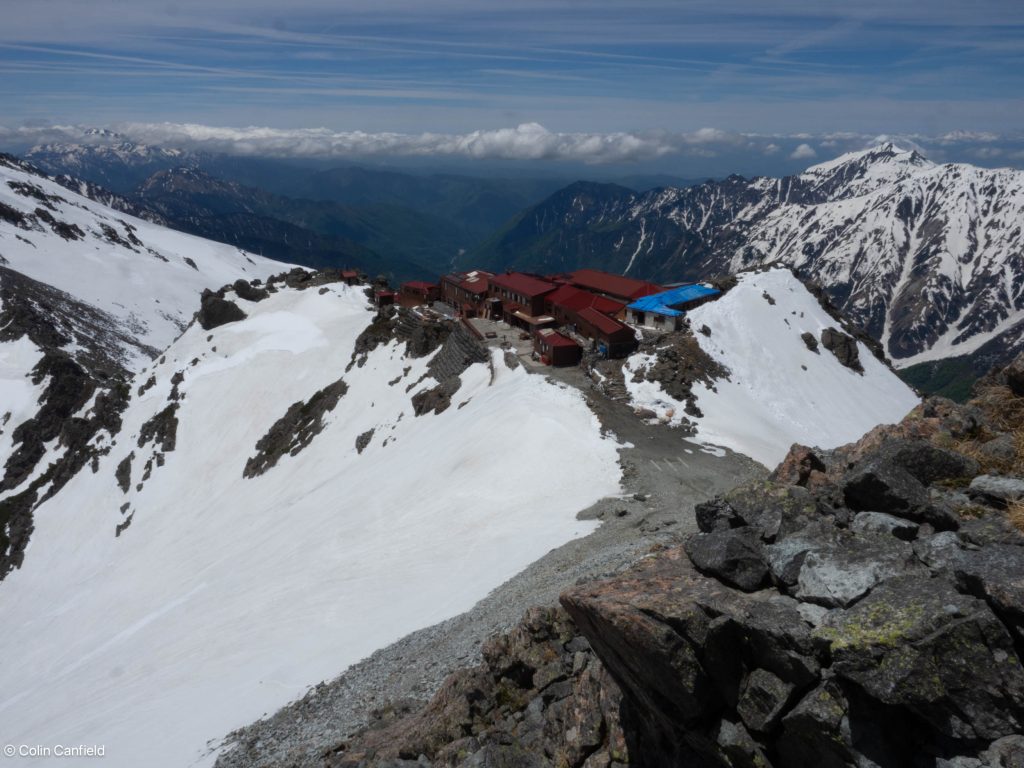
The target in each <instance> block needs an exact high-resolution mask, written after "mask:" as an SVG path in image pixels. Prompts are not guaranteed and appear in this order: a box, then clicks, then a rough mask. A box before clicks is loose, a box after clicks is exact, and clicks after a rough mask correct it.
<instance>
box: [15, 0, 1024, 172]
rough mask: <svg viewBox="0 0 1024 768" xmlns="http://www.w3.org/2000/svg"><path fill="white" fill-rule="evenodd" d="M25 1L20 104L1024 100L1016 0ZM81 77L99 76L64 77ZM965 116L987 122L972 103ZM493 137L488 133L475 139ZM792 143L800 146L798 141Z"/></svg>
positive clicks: (262, 109) (633, 143) (819, 119)
mask: <svg viewBox="0 0 1024 768" xmlns="http://www.w3.org/2000/svg"><path fill="white" fill-rule="evenodd" d="M10 5H11V6H12V7H11V8H5V12H4V23H3V25H0V93H2V95H3V98H4V106H5V119H7V120H12V121H22V120H39V119H48V120H51V121H55V122H61V123H79V122H96V123H100V122H102V123H108V122H158V121H165V120H166V121H168V122H172V123H195V124H205V125H209V124H227V125H238V124H250V123H251V124H254V125H272V126H277V127H284V126H293V127H294V126H296V125H298V126H302V125H329V126H332V127H334V128H336V129H338V130H339V131H340V130H341V129H346V130H347V131H348V132H350V133H356V132H357V131H358V130H362V131H367V132H374V133H378V132H387V131H393V132H397V133H400V134H402V135H403V136H406V135H408V136H412V135H415V134H417V133H419V132H422V131H432V132H435V133H437V134H444V135H449V136H455V135H458V136H465V135H468V134H469V133H470V132H472V129H473V128H476V127H480V126H489V127H493V126H505V125H530V124H533V123H539V124H543V125H545V126H547V127H548V128H551V129H552V132H553V133H556V135H555V136H554V137H552V136H537V137H534V136H531V137H529V138H528V140H527V141H525V142H522V141H519V139H518V138H517V135H516V131H517V130H518V129H498V128H495V129H494V130H495V131H508V130H512V131H513V133H512V135H511V136H509V137H507V138H502V139H501V140H500V141H498V142H497V143H498V144H500V145H501V146H511V147H516V146H521V145H522V144H523V143H525V144H526V145H527V146H529V147H531V148H534V147H537V146H540V147H546V148H547V149H545V150H543V151H546V152H553V153H556V154H558V153H561V154H572V153H573V152H580V153H584V154H587V155H588V156H589V155H590V154H593V153H597V154H601V153H604V154H606V155H609V156H615V155H616V153H622V155H623V156H634V155H644V156H651V155H652V154H653V156H658V152H659V151H662V150H660V149H659V147H660V145H661V143H662V141H663V138H662V137H658V136H655V134H656V133H657V131H659V130H661V131H675V130H682V131H693V130H694V129H696V128H698V127H699V126H701V125H717V126H723V127H724V128H726V129H728V130H729V131H731V132H733V133H743V132H749V131H751V130H754V129H755V127H756V128H757V129H758V130H760V131H764V132H769V131H776V132H780V133H784V134H794V133H796V132H799V131H802V130H804V131H814V132H818V133H824V132H827V131H830V130H835V129H837V128H839V127H843V128H854V129H856V130H858V131H861V132H863V133H868V134H870V133H872V132H874V133H880V132H897V131H899V132H903V133H913V132H928V133H930V134H938V133H941V132H947V133H948V132H950V131H954V130H956V129H958V128H969V129H971V130H973V131H975V132H979V133H983V132H986V131H988V132H992V131H996V132H1005V131H1007V130H1013V129H1015V128H1016V127H1017V126H1019V125H1020V122H1021V117H1022V115H1021V107H1020V103H1019V100H1018V99H1016V98H1014V94H1017V93H1019V92H1020V90H1021V88H1022V87H1024V74H1022V73H1024V66H1022V65H1024V58H1022V57H1024V46H1022V44H1021V43H1020V40H1021V31H1022V25H1021V23H1020V19H1019V18H1018V16H1019V14H1017V13H1015V8H1014V4H1013V3H1008V2H1005V0H977V2H973V3H970V4H965V3H963V2H962V1H961V2H955V1H954V0H908V1H907V2H902V3H896V4H893V3H891V2H886V0H863V1H862V2H858V3H855V4H827V3H826V4H823V3H820V2H812V0H786V2H784V3H771V4H765V3H763V2H757V1H756V0H715V1H714V2H712V1H711V0H693V2H686V3H680V2H678V0H637V2H635V3H618V2H613V1H612V0H572V2H550V0H508V1H507V2H505V3H501V4H498V3H479V2H476V1H475V0H435V2H432V3H430V4H429V7H428V6H425V5H424V4H423V3H422V2H419V1H418V0H373V2H371V1H370V0H350V1H349V2H345V3H337V2H336V1H333V2H332V1H331V0H295V2H292V3H289V4H287V6H282V5H281V3H280V2H277V1H276V0H249V1H248V2H245V3H241V2H238V0H175V1H174V2H167V0H133V1H132V2H125V1H124V0H90V2H88V3H83V2H81V0H40V1H39V2H32V3H27V2H26V3H13V4H10ZM71 91H73V92H77V93H78V94H80V95H81V98H70V99H65V98H63V96H64V94H66V93H68V92H71ZM965 116H966V117H967V118H969V124H963V123H958V122H956V121H957V120H960V119H963V118H964V117H965ZM613 134H614V135H616V136H617V138H615V139H614V140H610V141H606V140H604V139H603V138H596V137H603V136H605V135H609V136H610V135H613ZM503 136H504V134H503ZM341 143H342V144H344V143H345V142H344V141H343V140H342V141H341ZM399 143H400V144H402V146H407V145H408V144H409V143H410V142H409V141H408V140H405V139H403V140H401V141H400V142H399ZM412 143H415V142H412ZM429 143H430V142H428V144H429ZM455 143H456V144H459V142H455ZM493 143H494V141H493V140H492V137H491V136H490V135H480V136H477V137H476V138H475V139H474V140H472V141H469V142H468V146H471V147H479V146H490V145H491V144H493ZM678 143H679V147H680V151H682V149H683V148H685V147H686V146H690V145H689V144H688V143H687V141H686V140H685V139H683V140H680V141H679V142H678ZM955 143H956V141H954V142H953V144H955ZM591 146H596V147H597V148H596V149H595V150H593V151H591V150H590V149H589V147H591ZM576 147H578V149H574V148H576ZM780 147H781V149H780V152H779V154H778V156H779V157H780V158H784V157H786V156H788V155H789V154H790V152H791V151H792V149H793V147H791V146H781V145H780ZM408 151H412V150H411V149H410V150H408ZM453 151H460V152H461V151H466V150H463V149H460V150H453ZM487 151H491V150H487ZM531 151H532V149H531ZM693 151H697V150H693ZM705 151H706V147H705ZM769 154H770V153H769Z"/></svg>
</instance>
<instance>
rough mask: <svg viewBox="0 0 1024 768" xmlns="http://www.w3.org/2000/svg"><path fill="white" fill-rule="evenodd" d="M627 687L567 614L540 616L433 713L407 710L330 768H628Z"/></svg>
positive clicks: (499, 642)
mask: <svg viewBox="0 0 1024 768" xmlns="http://www.w3.org/2000/svg"><path fill="white" fill-rule="evenodd" d="M620 700H621V695H620V692H619V688H618V686H617V685H616V684H615V682H614V681H613V680H612V679H611V678H610V677H609V675H608V672H607V670H606V669H605V668H604V667H603V666H602V664H601V662H600V661H598V659H597V658H596V656H595V655H594V654H593V651H592V650H591V648H590V646H589V644H588V643H587V641H586V640H585V639H584V638H583V637H581V636H580V634H579V631H578V630H577V629H576V627H575V626H574V625H573V623H572V622H571V621H570V620H569V618H568V616H567V615H566V613H565V611H563V610H561V609H558V608H548V609H533V610H531V611H530V612H528V614H527V615H526V617H525V618H524V620H523V622H522V623H521V624H520V625H519V626H518V627H516V628H515V629H514V630H513V631H512V632H510V633H509V634H507V635H502V636H499V637H495V638H492V639H491V640H489V641H488V642H487V643H486V645H485V646H484V648H483V663H482V664H480V665H479V666H478V667H475V668H472V669H467V670H463V671H460V672H456V673H455V674H453V675H452V676H451V677H449V678H448V680H447V681H446V682H445V684H444V686H443V687H442V688H441V690H440V691H439V692H438V694H437V696H435V697H434V699H433V700H432V701H431V702H430V703H429V704H428V705H427V706H426V707H423V706H416V705H414V704H402V703H398V704H396V705H395V706H393V707H390V708H387V709H386V710H384V711H381V712H377V713H374V722H373V723H372V724H371V726H370V728H369V729H368V730H366V731H364V732H363V733H362V734H360V735H359V736H357V737H356V738H354V739H351V740H349V741H346V742H343V743H341V744H338V745H337V746H335V747H334V748H333V749H330V750H328V751H327V753H326V754H325V755H324V756H323V764H324V765H325V766H327V767H328V768H363V766H370V765H380V766H385V765H386V766H391V767H393V768H398V767H399V766H422V765H432V766H454V765H473V766H524V768H525V767H527V766H538V767H539V766H548V765H559V766H580V768H584V767H585V768H597V767H598V766H607V767H609V768H610V766H625V765H626V764H627V763H628V761H629V757H628V754H629V749H630V747H629V746H628V745H627V743H626V736H625V733H624V732H623V729H622V726H621V723H620V721H619V707H620V703H621V701H620Z"/></svg>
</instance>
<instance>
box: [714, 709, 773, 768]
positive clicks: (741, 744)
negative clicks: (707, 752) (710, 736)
mask: <svg viewBox="0 0 1024 768" xmlns="http://www.w3.org/2000/svg"><path fill="white" fill-rule="evenodd" d="M715 743H716V744H717V745H718V749H719V750H720V751H721V753H722V754H723V755H725V758H726V759H727V760H728V761H729V765H730V766H731V768H771V765H772V764H771V763H770V762H769V760H768V758H767V756H766V755H765V754H764V751H763V750H762V749H761V746H760V745H759V744H758V743H757V742H756V741H755V740H754V739H753V738H752V737H751V735H750V733H749V732H748V731H747V729H746V728H744V727H743V723H733V722H731V721H729V720H722V722H721V723H719V725H718V730H717V732H716V733H715Z"/></svg>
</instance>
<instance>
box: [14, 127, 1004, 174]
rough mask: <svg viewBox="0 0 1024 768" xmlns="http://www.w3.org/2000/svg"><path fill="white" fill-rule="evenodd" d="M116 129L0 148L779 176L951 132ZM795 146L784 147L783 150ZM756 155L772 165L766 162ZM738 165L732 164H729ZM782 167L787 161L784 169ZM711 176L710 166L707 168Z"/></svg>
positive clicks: (983, 144) (980, 154)
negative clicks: (166, 150) (677, 168)
mask: <svg viewBox="0 0 1024 768" xmlns="http://www.w3.org/2000/svg"><path fill="white" fill-rule="evenodd" d="M109 127H110V130H106V129H102V130H99V129H96V128H91V127H87V126H81V125H50V124H34V125H22V126H20V127H4V126H2V125H0V149H7V150H8V151H14V152H15V153H17V152H21V151H24V150H26V149H27V148H28V147H30V146H32V145H34V144H45V143H69V144H70V143H82V144H109V143H115V142H120V141H126V140H127V141H133V142H136V143H142V144H151V145H160V146H166V147H173V148H178V149H185V150H193V151H206V152H211V153H226V154H233V155H246V156H255V157H282V158H284V157H308V158H325V159H332V158H337V159H343V158H351V159H359V158H383V157H395V158H402V157H407V158H438V159H442V160H443V159H445V158H452V159H460V158H461V159H467V158H468V159H479V160H511V161H551V162H571V163H587V164H595V165H596V164H602V163H605V164H611V163H644V162H647V163H655V162H661V161H662V159H663V158H668V157H675V158H678V159H679V160H678V162H686V163H690V164H694V167H710V166H702V165H700V164H701V163H702V162H703V161H704V160H708V159H711V158H716V157H718V158H724V159H723V160H722V161H721V162H722V168H721V170H715V171H714V172H716V173H720V172H729V171H732V170H737V169H742V168H744V167H745V166H744V165H742V164H741V163H745V162H746V161H743V160H742V158H743V157H747V158H750V160H751V161H752V162H754V165H753V167H755V168H763V169H765V170H764V171H762V170H759V171H758V172H767V171H772V172H775V169H778V168H792V166H791V165H788V164H786V162H787V160H788V161H798V162H805V161H807V160H811V159H814V158H817V157H819V156H820V155H825V156H836V155H838V154H842V153H843V152H849V151H855V150H860V149H865V148H867V147H870V146H874V145H876V144H880V143H884V142H885V141H894V142H896V143H897V144H898V145H899V146H900V147H902V148H905V149H917V150H918V151H919V152H921V153H922V154H924V155H925V156H926V157H929V158H930V159H932V160H935V161H937V162H944V161H945V160H946V159H949V158H947V157H946V155H947V148H948V147H949V146H951V144H949V141H950V136H951V135H952V134H944V135H941V136H931V137H928V136H922V135H915V136H913V138H911V137H908V136H907V135H905V134H904V135H884V134H883V135H877V136H871V135H868V134H861V133H853V132H832V133H822V134H809V133H799V134H785V133H780V134H767V133H739V132H735V131H726V130H722V129H719V128H711V127H705V128H700V129H697V130H693V131H674V132H673V131H648V132H629V131H620V132H608V133H598V132H557V131H551V130H549V129H547V128H545V127H544V126H543V125H541V124H539V123H536V122H524V123H521V124H519V125H517V126H515V127H507V128H495V129H486V130H484V129H482V130H475V131H469V132H464V133H453V132H450V133H444V132H423V133H406V132H397V131H380V132H373V131H338V130H333V129H329V128H294V129H292V128H271V127H260V126H249V127H241V128H239V127H229V126H211V125H202V124H199V123H170V122H167V123H121V124H113V125H111V126H109ZM956 136H957V137H958V139H959V140H958V141H957V143H956V144H955V146H956V152H957V154H958V158H954V159H960V160H963V161H970V160H971V159H977V160H986V159H987V160H992V159H995V158H996V157H997V156H998V155H999V152H1000V150H1002V157H1004V158H1010V159H1012V160H1017V159H1018V158H1017V157H1016V156H1015V155H1014V154H1012V152H1013V150H1016V149H1019V148H1020V147H1021V146H1022V144H1024V136H1000V137H998V138H999V145H998V146H996V145H994V144H993V143H992V142H991V141H990V140H989V139H990V137H991V136H992V134H978V135H977V136H976V137H975V138H976V139H977V140H978V142H979V143H978V144H972V143H971V141H970V137H973V136H974V135H973V134H967V133H966V132H960V133H958V134H956ZM793 145H796V148H795V149H793V150H792V151H791V152H788V153H787V152H785V151H784V149H783V148H784V147H787V146H789V147H792V146H793ZM754 158H757V159H758V160H759V161H762V162H765V163H773V165H766V166H757V165H756V162H757V161H755V160H754ZM729 163H731V164H732V167H730V166H729V165H728V164H729ZM779 163H783V164H785V165H776V164H779ZM701 172H704V171H701Z"/></svg>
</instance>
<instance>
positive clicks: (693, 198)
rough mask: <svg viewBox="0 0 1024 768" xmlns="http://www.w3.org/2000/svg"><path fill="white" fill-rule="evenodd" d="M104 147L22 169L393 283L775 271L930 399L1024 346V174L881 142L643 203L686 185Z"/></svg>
mask: <svg viewBox="0 0 1024 768" xmlns="http://www.w3.org/2000/svg"><path fill="white" fill-rule="evenodd" d="M103 138H105V139H106V141H107V143H106V144H98V145H93V144H64V145H57V144H50V145H43V146H38V147H34V148H33V149H32V150H31V151H30V152H29V153H28V157H29V158H30V159H31V161H32V162H33V163H34V164H37V165H39V166H40V167H42V168H43V169H44V170H46V171H48V172H51V173H62V174H69V175H71V176H73V177H75V179H81V180H82V181H81V182H79V181H75V180H73V179H67V180H66V182H65V183H66V185H68V186H70V187H71V188H73V189H76V191H81V192H83V193H84V194H87V195H88V196H89V197H92V198H93V199H97V200H101V201H103V202H105V203H107V204H109V205H111V207H114V208H116V209H118V210H122V211H125V212H128V213H132V214H133V215H137V216H140V217H142V218H146V219H148V220H151V221H155V222H158V223H167V224H168V225H170V226H172V227H174V228H177V229H181V230H184V231H187V232H190V233H194V234H198V235H201V236H203V237H208V238H210V239H215V240H220V241H222V242H227V243H232V244H235V245H238V246H239V247H242V248H245V249H247V250H249V251H253V252H256V253H262V254H263V255H266V256H269V257H272V258H276V259H281V260H285V261H291V262H295V263H301V264H306V265H310V266H318V267H319V266H341V265H343V264H360V265H361V266H363V267H364V268H365V269H366V270H367V271H369V272H373V273H375V274H376V273H383V274H385V275H388V276H389V277H390V278H392V279H393V280H403V279H409V278H423V277H430V276H436V275H437V274H439V273H443V272H446V271H449V270H451V269H453V268H458V267H466V268H469V267H487V268H491V269H496V270H502V269H508V268H515V269H523V270H528V271H535V272H541V273H547V272H559V271H565V270H571V269H576V268H579V267H584V266H587V267H595V268H599V269H605V270H607V271H610V272H614V273H620V274H627V275H630V276H635V277H640V278H645V279H650V280H656V281H662V282H674V281H680V280H696V279H703V278H707V277H709V276H712V275H719V274H725V273H733V272H736V271H738V270H741V269H744V268H746V267H750V266H752V265H757V264H762V263H769V262H774V261H781V262H784V263H786V264H788V265H790V266H792V267H794V268H795V269H797V270H798V271H799V272H800V273H801V274H802V275H803V276H804V277H806V278H808V279H811V280H813V281H815V282H817V283H819V284H821V285H822V287H823V288H824V289H825V290H826V291H827V293H828V294H829V296H830V297H831V298H832V299H833V301H834V302H835V303H836V304H837V305H838V306H839V307H840V308H841V309H842V310H844V311H845V312H846V313H847V314H848V315H849V316H851V317H852V318H853V319H854V320H855V321H856V322H858V323H860V324H861V325H862V326H863V327H864V328H865V330H867V331H868V333H870V334H871V335H872V336H874V337H875V338H877V339H879V340H880V341H881V342H882V343H883V345H884V347H885V350H886V353H887V354H888V355H889V356H890V357H891V358H892V359H893V361H894V363H895V364H896V366H897V367H899V368H901V369H903V371H904V374H903V375H905V376H906V377H907V378H908V379H909V380H911V381H913V382H914V383H915V384H917V385H919V386H921V387H923V388H924V389H926V390H929V391H934V390H939V391H944V392H948V393H950V394H963V393H964V391H963V382H964V381H966V380H969V379H971V378H974V377H977V376H978V375H980V374H982V373H984V371H986V370H987V369H988V368H989V367H991V366H992V365H996V364H1000V363H1005V362H1006V361H1007V360H1008V359H1009V358H1011V357H1012V356H1013V355H1014V354H1015V353H1016V352H1017V351H1019V350H1020V349H1022V348H1024V313H1022V309H1024V297H1022V282H1024V264H1022V261H1024V253H1022V249H1024V246H1022V238H1021V228H1020V223H1019V222H1020V221H1021V220H1022V214H1024V173H1021V172H1019V171H1013V170H1006V169H996V170H988V169H981V168H976V167H973V166H969V165H962V164H949V165H936V164H934V163H932V162H930V161H929V160H927V159H926V158H925V157H923V156H922V155H920V154H919V153H917V152H915V151H911V150H905V149H901V148H899V147H897V146H895V145H894V144H892V143H885V144H881V145H879V146H875V147H872V148H870V149H867V150H864V151H861V152H854V153H850V154H847V155H843V156H842V157H839V158H837V159H835V160H832V161H829V162H826V163H822V164H820V165H816V166H813V167H811V168H809V169H807V171H805V172H804V173H801V174H798V175H795V176H789V177H786V178H781V179H778V178H767V177H758V178H753V179H747V178H744V177H742V176H730V177H728V178H726V179H722V180H708V181H705V182H703V183H699V184H693V185H690V186H686V183H687V182H686V181H685V180H678V181H679V184H680V185H672V186H658V187H655V188H652V189H647V191H637V190H642V189H644V188H646V187H647V186H648V185H649V184H651V183H659V182H667V181H673V180H672V179H670V178H668V177H665V178H654V177H651V178H636V179H632V180H630V182H631V183H630V185H629V186H624V185H620V184H608V183H597V182H585V181H580V182H575V183H572V184H568V185H563V184H562V183H561V182H559V181H558V180H555V179H479V178H472V177H468V176H458V175H445V174H421V175H417V174H408V173H399V172H393V171H387V170H378V169H370V168H362V167H357V166H345V167H338V168H324V167H319V166H317V167H314V166H311V165H310V164H302V163H298V162H296V161H285V160H274V159H265V158H264V159H260V158H238V157H229V156H220V155H206V154H201V153H190V152H184V151H182V150H174V149H166V148H161V147H151V146H145V145H139V144H133V143H131V142H129V141H127V140H125V139H124V138H123V137H118V136H116V135H110V136H105V137H103ZM83 184H96V185H100V187H102V188H106V189H109V190H110V192H106V191H104V189H102V188H94V189H87V188H86V187H85V186H83ZM75 185H78V186H75ZM951 387H952V388H951ZM958 387H959V390H958V391H957V388H958Z"/></svg>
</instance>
